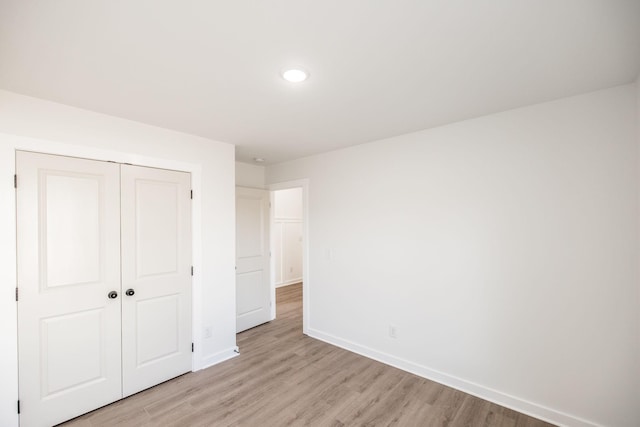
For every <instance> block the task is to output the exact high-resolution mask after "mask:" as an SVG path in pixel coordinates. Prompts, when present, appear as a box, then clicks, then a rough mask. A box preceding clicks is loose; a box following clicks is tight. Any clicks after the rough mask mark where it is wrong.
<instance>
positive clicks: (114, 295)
mask: <svg viewBox="0 0 640 427" xmlns="http://www.w3.org/2000/svg"><path fill="white" fill-rule="evenodd" d="M107 296H108V297H109V298H110V299H116V298H118V293H117V292H116V291H111V292H109V294H108V295H107Z"/></svg>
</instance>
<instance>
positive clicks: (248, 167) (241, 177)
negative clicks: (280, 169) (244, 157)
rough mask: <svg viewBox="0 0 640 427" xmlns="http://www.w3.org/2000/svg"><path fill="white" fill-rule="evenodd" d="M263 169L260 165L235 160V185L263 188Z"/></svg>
mask: <svg viewBox="0 0 640 427" xmlns="http://www.w3.org/2000/svg"><path fill="white" fill-rule="evenodd" d="M265 170H266V168H265V167H264V166H261V165H252V164H249V163H242V162H236V185H237V186H240V187H251V188H264V186H265Z"/></svg>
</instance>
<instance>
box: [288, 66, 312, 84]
mask: <svg viewBox="0 0 640 427" xmlns="http://www.w3.org/2000/svg"><path fill="white" fill-rule="evenodd" d="M282 78H283V79H285V80H286V81H288V82H291V83H300V82H303V81H305V80H307V79H308V78H309V73H307V72H306V71H304V70H302V69H300V68H288V69H286V70H284V71H283V72H282Z"/></svg>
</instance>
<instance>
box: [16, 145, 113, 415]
mask: <svg viewBox="0 0 640 427" xmlns="http://www.w3.org/2000/svg"><path fill="white" fill-rule="evenodd" d="M16 172H17V177H18V186H17V190H16V201H17V242H18V247H17V254H18V257H17V259H18V264H17V271H18V289H19V301H18V337H19V345H18V346H19V361H20V365H19V366H20V369H19V381H20V402H21V409H22V411H21V415H20V422H21V425H23V426H51V425H54V424H57V423H59V422H62V421H64V420H67V419H70V418H73V417H75V416H78V415H80V414H83V413H85V412H88V411H91V410H93V409H95V408H98V407H100V406H103V405H106V404H108V403H111V402H113V401H115V400H117V399H119V398H120V397H121V392H122V391H121V358H120V357H121V347H120V343H121V341H120V327H121V325H120V319H121V317H120V299H119V298H120V295H119V293H120V185H119V180H120V178H119V165H116V164H113V163H108V162H99V161H91V160H85V159H77V158H69V157H63V156H53V155H46V154H37V153H29V152H17V154H16ZM112 291H115V292H116V293H117V294H118V295H117V296H116V297H115V298H109V293H110V292H112Z"/></svg>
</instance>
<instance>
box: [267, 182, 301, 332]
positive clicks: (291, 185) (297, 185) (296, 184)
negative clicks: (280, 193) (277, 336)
mask: <svg viewBox="0 0 640 427" xmlns="http://www.w3.org/2000/svg"><path fill="white" fill-rule="evenodd" d="M267 188H268V189H269V191H271V205H272V206H273V201H274V200H273V192H274V191H277V190H287V189H289V188H302V333H303V334H305V335H309V325H310V324H311V303H310V302H311V283H310V277H311V273H310V271H309V179H306V178H305V179H298V180H295V181H285V182H278V183H275V184H269V185H268V186H267ZM274 222H275V221H274V218H273V215H271V223H272V225H273V224H274ZM271 229H272V230H275V227H271ZM272 233H273V232H272ZM273 242H274V239H273V235H271V252H272V253H273V252H274V250H273V249H274V248H273ZM274 262H275V261H274V257H271V271H272V275H271V289H272V292H273V295H274V299H273V301H274V302H275V292H276V290H275V265H274ZM272 309H273V317H274V318H275V304H273V307H272Z"/></svg>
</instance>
